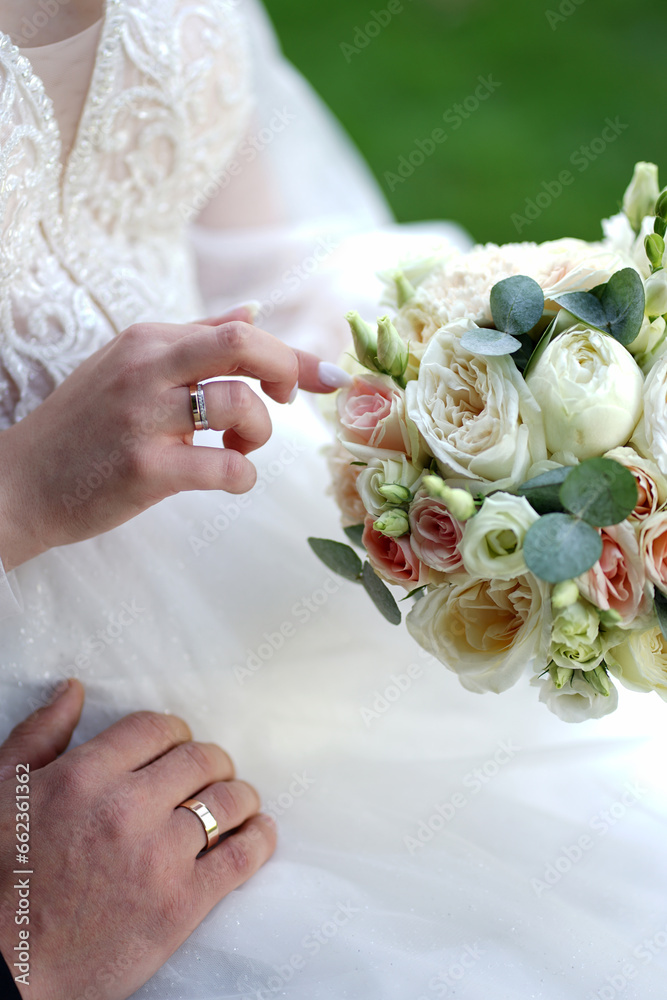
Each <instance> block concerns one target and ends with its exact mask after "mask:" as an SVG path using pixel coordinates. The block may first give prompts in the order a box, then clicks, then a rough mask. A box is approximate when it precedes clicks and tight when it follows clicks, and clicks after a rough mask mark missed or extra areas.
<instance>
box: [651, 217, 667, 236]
mask: <svg viewBox="0 0 667 1000" xmlns="http://www.w3.org/2000/svg"><path fill="white" fill-rule="evenodd" d="M653 232H654V233H657V234H658V236H662V238H663V239H664V238H665V234H666V233H667V222H665V220H664V219H661V218H660V216H658V217H657V218H656V220H655V222H654V223H653Z"/></svg>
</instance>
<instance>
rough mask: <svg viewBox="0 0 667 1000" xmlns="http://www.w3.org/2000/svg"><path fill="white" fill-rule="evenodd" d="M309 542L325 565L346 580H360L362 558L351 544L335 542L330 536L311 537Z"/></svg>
mask: <svg viewBox="0 0 667 1000" xmlns="http://www.w3.org/2000/svg"><path fill="white" fill-rule="evenodd" d="M308 544H309V545H310V547H311V549H312V550H313V552H314V553H315V555H316V556H317V557H318V559H321V560H322V562H323V563H324V565H325V566H326V567H327V568H328V569H330V570H331V571H332V572H333V573H337V574H338V576H343V577H345V579H346V580H355V581H357V580H359V578H360V576H361V572H362V565H361V559H360V558H359V556H358V555H357V553H356V552H355V551H354V549H351V548H350V546H349V545H344V544H343V543H342V542H333V541H331V539H329V538H309V539H308Z"/></svg>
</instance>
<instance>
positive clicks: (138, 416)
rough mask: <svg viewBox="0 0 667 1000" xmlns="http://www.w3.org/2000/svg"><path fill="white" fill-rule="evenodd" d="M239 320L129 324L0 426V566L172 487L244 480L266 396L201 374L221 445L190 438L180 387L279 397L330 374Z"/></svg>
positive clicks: (251, 479)
mask: <svg viewBox="0 0 667 1000" xmlns="http://www.w3.org/2000/svg"><path fill="white" fill-rule="evenodd" d="M250 318H251V316H250V314H249V312H248V311H247V310H246V309H244V308H241V309H237V310H235V311H233V312H231V313H228V314H227V315H226V316H223V317H220V318H217V319H209V320H203V321H201V322H199V323H193V324H189V325H185V326H176V325H166V324H160V323H149V324H138V325H136V326H132V327H130V328H129V329H128V330H126V331H125V332H124V333H122V334H121V335H120V336H118V337H117V338H116V339H115V340H113V341H111V342H110V343H109V344H107V345H105V346H104V347H103V348H102V349H101V350H99V351H97V352H96V353H95V354H93V355H92V356H91V357H90V358H88V359H87V360H86V361H84V362H83V364H81V365H80V366H79V367H78V368H77V369H76V371H75V372H73V373H72V374H71V375H70V376H69V377H68V378H67V379H65V381H64V382H63V383H62V385H60V386H59V387H58V388H57V389H56V390H55V391H54V392H53V393H52V394H51V395H50V396H49V397H48V398H47V399H46V400H45V402H44V403H42V404H41V405H40V406H39V407H38V408H37V409H36V410H34V411H33V412H32V413H30V414H29V415H28V416H27V417H26V418H25V419H24V420H22V421H20V422H19V423H18V424H16V425H15V426H14V427H11V428H10V429H8V430H6V431H4V432H2V433H1V434H0V469H2V475H1V477H0V559H2V561H3V563H4V565H5V569H7V570H9V569H12V568H13V567H15V566H18V565H20V563H22V562H25V561H26V560H27V559H30V558H32V557H33V556H36V555H38V554H39V553H40V552H43V551H45V550H46V549H49V548H52V547H54V546H57V545H65V544H68V543H70V542H76V541H80V540H82V539H84V538H89V537H91V536H93V535H98V534H101V533H102V532H104V531H108V530H109V529H110V528H114V527H116V526H117V525H119V524H122V523H123V522H124V521H127V520H129V519H130V518H131V517H134V516H135V515H136V514H139V513H141V511H143V510H145V509H146V508H147V507H150V506H152V505H153V504H155V503H158V501H160V500H162V499H164V498H165V497H167V496H170V495H172V494H174V493H179V492H180V491H182V490H226V491H227V492H229V493H244V492H246V491H247V490H249V489H251V488H252V486H253V485H254V483H255V479H256V471H255V468H254V466H253V465H252V463H251V462H250V461H249V460H248V459H247V458H246V455H247V454H249V453H250V452H252V451H253V450H254V449H256V448H259V447H260V446H261V445H263V444H265V443H266V441H267V440H268V439H269V437H270V435H271V421H270V418H269V414H268V412H267V409H266V406H265V405H264V403H263V402H262V401H261V400H260V398H259V397H258V396H256V395H255V393H254V392H253V391H252V390H251V389H250V388H249V387H248V385H247V384H245V383H243V382H239V381H227V382H212V383H209V384H208V385H206V387H205V402H206V409H207V416H208V420H209V423H210V426H211V427H212V428H213V429H215V430H220V431H224V432H225V433H224V436H223V443H224V445H225V447H224V449H221V448H203V447H197V448H193V447H192V440H193V431H194V421H193V415H192V408H191V402H190V393H189V389H188V387H189V386H190V385H191V384H195V383H197V382H200V381H203V380H204V379H210V378H215V377H216V376H225V375H230V376H234V375H241V376H249V377H252V378H255V379H257V380H258V381H259V383H260V385H261V387H262V389H263V390H264V392H265V393H266V394H267V395H269V396H271V397H272V398H273V399H275V400H276V401H277V402H280V403H285V402H287V401H289V400H290V398H291V396H292V394H293V392H295V390H296V387H297V385H298V386H300V387H301V388H303V389H307V390H309V391H311V392H331V391H332V384H331V381H329V382H328V384H327V382H325V381H322V379H321V377H320V376H321V374H322V373H323V371H324V374H325V378H326V377H327V369H328V372H329V377H330V376H331V371H332V369H333V366H331V365H327V366H325V368H324V369H322V368H321V367H320V362H319V359H318V358H316V357H315V356H314V355H311V354H306V353H304V352H299V351H294V350H292V349H291V348H290V347H287V345H285V344H284V343H283V342H282V341H280V340H278V339H277V338H275V337H273V336H271V335H270V334H268V333H265V332H263V331H262V330H259V329H257V328H255V327H254V326H252V325H250V324H249V323H248V322H244V320H249V319H250ZM333 370H334V372H335V369H333ZM342 374H343V373H341V375H342ZM334 381H335V378H334Z"/></svg>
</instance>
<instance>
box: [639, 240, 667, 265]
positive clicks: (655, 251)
mask: <svg viewBox="0 0 667 1000" xmlns="http://www.w3.org/2000/svg"><path fill="white" fill-rule="evenodd" d="M644 248H645V250H646V256H647V257H648V259H649V261H650V264H651V268H652V269H653V271H658V270H659V269H660V268H661V267H662V255H663V254H664V252H665V241H664V240H663V238H662V236H658V234H657V233H651V235H650V236H647V237H646V239H645V240H644Z"/></svg>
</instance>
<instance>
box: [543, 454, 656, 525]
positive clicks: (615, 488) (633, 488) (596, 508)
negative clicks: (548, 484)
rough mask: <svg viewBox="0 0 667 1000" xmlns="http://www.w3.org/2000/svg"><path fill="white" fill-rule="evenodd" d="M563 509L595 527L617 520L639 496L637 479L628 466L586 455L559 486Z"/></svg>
mask: <svg viewBox="0 0 667 1000" xmlns="http://www.w3.org/2000/svg"><path fill="white" fill-rule="evenodd" d="M560 499H561V502H562V504H563V506H564V507H565V509H566V510H569V511H570V513H572V514H575V515H576V516H577V517H580V518H582V519H583V520H584V521H587V522H588V523H589V524H592V525H594V526H595V527H597V528H604V527H606V526H607V525H609V524H619V523H620V522H621V521H624V520H625V519H626V517H629V515H630V514H631V513H632V512H633V510H634V509H635V507H636V506H637V503H638V500H639V493H638V490H637V481H636V479H635V477H634V476H633V475H632V473H631V472H630V470H629V469H626V468H625V466H624V465H621V463H620V462H615V461H614V460H613V459H611V458H589V459H588V460H587V461H585V462H582V463H581V465H577V466H575V467H574V468H573V469H572V470H571V471H570V474H569V475H568V477H567V479H566V480H565V482H564V483H563V485H562V486H561V490H560Z"/></svg>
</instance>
